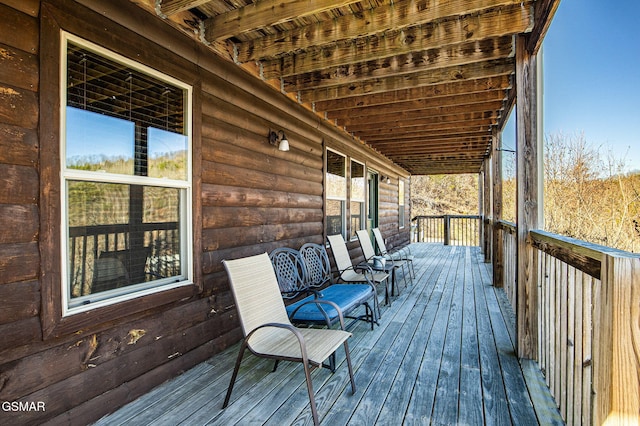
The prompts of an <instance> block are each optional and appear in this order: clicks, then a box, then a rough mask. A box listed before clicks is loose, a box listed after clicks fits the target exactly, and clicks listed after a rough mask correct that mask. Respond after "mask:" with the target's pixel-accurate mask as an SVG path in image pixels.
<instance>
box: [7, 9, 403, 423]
mask: <svg viewBox="0 0 640 426" xmlns="http://www.w3.org/2000/svg"><path fill="white" fill-rule="evenodd" d="M87 3H92V2H87ZM93 3H100V2H93ZM108 3H109V4H110V5H114V4H115V5H116V6H117V9H118V10H119V11H120V13H119V14H117V15H114V14H111V15H110V14H108V13H97V12H96V11H93V10H90V9H89V8H87V7H85V6H83V5H81V4H80V3H79V2H74V1H70V0H60V1H49V2H40V1H38V0H3V1H0V21H1V24H0V180H1V181H2V183H1V185H0V188H1V189H0V216H1V217H2V225H3V230H2V232H0V300H1V301H2V309H0V333H1V334H2V339H1V340H0V400H1V401H23V402H44V403H45V406H46V410H44V411H42V410H36V411H30V412H12V413H8V412H2V413H0V416H1V417H2V420H3V423H4V420H5V418H6V419H9V421H8V422H9V423H14V424H15V423H17V422H20V423H42V422H43V421H45V420H53V421H54V422H57V423H63V422H64V423H88V422H91V421H93V420H96V419H97V418H100V417H101V416H103V415H105V414H107V413H109V412H111V411H113V410H115V409H116V408H118V407H119V406H121V405H123V404H125V403H126V402H128V401H131V400H132V399H135V398H136V397H138V396H140V395H141V394H143V393H145V392H148V391H149V390H150V389H151V388H153V387H154V386H156V385H158V384H160V383H162V382H164V381H166V380H167V379H170V378H171V377H173V376H175V375H177V374H179V373H180V372H181V371H184V370H185V369H188V368H190V367H192V366H194V365H196V364H197V363H199V362H202V361H204V360H206V359H207V358H208V357H210V356H211V355H213V354H214V353H216V352H219V351H221V350H223V349H225V348H226V347H228V346H229V345H231V344H233V343H234V342H236V341H237V340H238V339H239V338H240V337H241V331H240V329H239V327H238V322H237V319H236V313H235V309H234V304H233V299H232V296H231V294H230V291H229V288H228V283H227V280H226V275H225V274H224V272H223V268H222V265H221V260H222V259H230V258H237V257H242V256H247V255H252V254H256V253H260V252H264V251H270V250H272V249H273V248H275V247H277V246H290V247H299V246H300V245H301V244H302V243H304V242H308V241H313V242H322V241H324V238H325V235H324V209H323V206H324V190H323V181H324V160H323V158H324V150H325V149H326V147H330V148H334V149H337V150H340V151H341V152H342V153H344V154H345V155H348V156H349V158H353V159H355V160H358V161H360V162H363V163H365V165H366V167H367V168H371V169H373V170H376V171H378V172H379V173H381V174H384V175H385V176H390V178H391V182H390V183H389V184H387V183H386V182H381V183H380V191H379V200H380V203H379V206H380V209H379V218H380V228H381V230H382V232H383V234H385V236H386V237H387V238H388V241H389V242H390V244H391V245H398V244H402V243H406V242H408V241H409V228H410V226H409V224H410V222H409V211H408V210H407V211H406V212H405V224H406V226H405V227H404V228H402V229H399V228H398V203H397V197H398V195H397V194H398V179H405V180H406V186H405V191H406V193H407V194H408V193H409V180H408V178H407V176H406V173H404V172H403V170H402V169H400V168H398V167H396V166H394V165H393V164H392V163H390V162H389V161H388V160H386V159H385V158H383V157H381V156H379V155H378V154H376V153H375V152H374V151H372V150H370V149H368V148H366V147H365V146H364V145H362V144H360V143H356V142H354V141H353V140H351V138H350V137H349V136H348V135H347V134H346V133H344V132H342V131H340V130H339V129H336V128H335V127H333V126H331V125H330V124H328V123H326V122H325V121H324V120H322V119H320V118H319V117H318V116H316V115H315V114H313V113H311V112H310V111H308V110H306V109H304V108H302V107H301V106H299V105H297V104H296V103H295V102H294V101H292V100H291V99H289V98H287V97H285V96H284V95H282V94H281V93H278V92H277V91H276V90H273V88H271V87H269V86H267V85H266V84H262V83H261V82H260V81H259V80H258V79H256V78H255V77H254V76H251V75H249V74H248V73H246V72H244V71H242V70H240V69H239V68H238V67H236V66H234V65H233V64H229V63H227V62H226V61H224V60H222V59H220V58H217V57H214V56H213V55H212V54H211V52H210V51H209V50H208V49H207V48H206V47H205V46H203V45H201V44H199V43H196V42H194V41H193V40H191V39H190V38H188V37H186V36H184V35H183V34H181V33H179V32H178V31H176V30H174V29H173V28H171V27H170V26H168V25H165V24H164V23H163V22H162V21H161V20H160V19H159V18H156V17H153V16H152V15H149V14H146V13H145V12H144V11H142V10H141V9H139V8H137V7H135V6H133V5H132V4H131V3H129V2H124V1H114V2H108ZM95 7H98V6H95ZM60 29H63V30H66V31H69V32H70V33H73V34H76V35H78V36H80V37H83V38H85V39H87V40H88V41H91V42H94V43H97V44H100V45H103V46H104V47H106V48H108V49H110V50H113V51H115V52H117V53H120V54H122V55H124V56H127V57H130V58H134V59H136V60H138V61H140V62H141V63H143V64H144V65H147V66H151V67H153V68H155V69H157V70H159V71H160V72H163V73H165V74H167V75H170V76H173V77H175V78H177V79H179V80H181V81H184V82H186V83H188V84H190V85H192V86H193V87H194V96H193V99H194V101H193V103H194V105H193V116H192V117H193V174H194V176H193V203H194V207H193V240H194V258H195V260H194V265H195V268H194V269H195V272H194V275H195V279H194V280H195V284H194V285H193V286H189V288H188V289H181V290H179V291H174V292H167V293H168V294H165V295H160V296H154V297H143V298H140V300H136V301H134V303H128V304H127V303H123V304H118V305H117V306H115V307H112V308H110V309H107V310H104V312H102V311H101V313H99V314H97V315H94V314H89V315H74V317H75V316H77V317H78V318H75V319H74V320H73V321H64V320H60V318H57V319H56V318H55V315H56V312H57V311H56V308H55V306H54V305H55V303H56V301H55V296H56V294H58V293H56V292H55V291H53V290H52V289H54V288H55V286H58V287H59V286H60V259H61V257H60V256H61V254H60V250H59V241H56V235H57V236H58V237H57V238H58V239H59V235H60V233H59V232H58V231H59V227H60V226H61V224H60V222H59V218H60V212H59V209H60V206H59V202H57V204H56V200H59V190H60V188H56V186H59V185H60V184H59V178H58V173H59V170H58V169H59V164H60V160H59V146H58V144H59V140H58V136H57V134H58V131H59V129H58V128H57V125H55V123H56V118H57V117H58V114H59V112H56V111H57V109H58V107H59V101H58V103H56V100H55V98H56V97H57V96H58V94H59V80H57V79H58V77H59V76H58V75H57V74H56V72H57V71H56V68H58V67H59V63H58V62H59V61H60V52H59V45H60V43H59V40H56V36H55V34H58V33H59V31H60ZM52 35H53V36H52ZM154 40H155V41H154ZM160 41H162V43H160ZM160 44H162V45H165V46H166V45H170V46H172V50H173V51H172V52H169V51H167V50H165V48H163V47H161V46H160ZM56 46H58V47H57V50H56V48H55V47H56ZM56 80H57V81H58V83H55V81H56ZM49 101H52V103H49ZM58 122H59V121H58ZM52 123H53V124H52ZM269 129H276V130H280V129H282V130H284V131H285V132H286V134H287V137H288V139H289V141H290V143H291V151H289V152H280V151H278V150H277V149H276V148H275V147H273V146H271V145H269V144H268V143H267V133H268V131H269ZM56 167H57V168H58V169H56ZM405 205H407V206H409V205H410V203H409V200H407V202H406V204H405ZM56 232H58V233H56ZM354 244H357V243H356V242H351V243H350V248H351V249H352V252H353V253H354V254H355V255H356V256H357V250H355V248H356V247H357V246H355V245H354ZM58 292H59V288H58ZM58 303H59V301H58ZM52 306H54V307H52Z"/></svg>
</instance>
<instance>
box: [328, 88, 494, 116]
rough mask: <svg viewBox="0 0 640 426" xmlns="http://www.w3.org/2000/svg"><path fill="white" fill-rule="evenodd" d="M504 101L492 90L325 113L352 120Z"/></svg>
mask: <svg viewBox="0 0 640 426" xmlns="http://www.w3.org/2000/svg"><path fill="white" fill-rule="evenodd" d="M503 99H504V92H503V91H501V90H492V91H486V92H480V93H470V94H460V95H454V96H447V97H442V98H430V99H416V100H411V101H405V102H396V103H390V104H386V105H375V106H368V107H361V108H352V109H350V110H346V109H342V110H338V111H330V112H328V113H327V118H329V119H337V118H349V117H350V118H353V117H366V116H370V115H376V114H380V113H381V112H384V113H385V114H390V113H394V112H406V111H416V110H433V109H436V108H447V107H469V108H470V109H472V108H473V107H474V106H478V107H479V108H482V105H484V104H485V103H488V102H500V103H502V101H503Z"/></svg>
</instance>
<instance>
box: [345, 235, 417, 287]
mask: <svg viewBox="0 0 640 426" xmlns="http://www.w3.org/2000/svg"><path fill="white" fill-rule="evenodd" d="M356 235H357V237H358V241H359V242H360V248H361V249H362V254H364V257H365V259H366V260H367V263H368V264H369V265H370V266H371V268H373V270H374V271H375V270H384V271H385V272H387V273H390V274H391V295H392V296H393V295H394V292H395V291H397V292H398V293H399V292H400V291H399V290H398V289H397V288H396V283H397V281H398V280H397V271H398V269H400V268H402V280H403V282H404V286H405V287H406V286H407V273H406V271H405V268H408V266H407V262H405V261H403V260H394V259H389V258H385V257H384V256H377V255H376V249H375V248H374V247H373V243H372V242H371V237H369V232H368V231H367V230H366V229H361V230H358V231H356ZM381 258H384V261H382V262H380V261H378V259H381ZM380 263H382V266H380V265H379V264H380Z"/></svg>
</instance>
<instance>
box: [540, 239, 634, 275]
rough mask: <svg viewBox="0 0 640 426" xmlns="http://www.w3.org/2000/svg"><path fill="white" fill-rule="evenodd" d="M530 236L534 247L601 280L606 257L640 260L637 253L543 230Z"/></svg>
mask: <svg viewBox="0 0 640 426" xmlns="http://www.w3.org/2000/svg"><path fill="white" fill-rule="evenodd" d="M530 236H531V242H532V244H533V246H534V247H536V248H537V249H539V250H542V251H544V252H545V253H548V254H550V255H552V256H554V257H556V258H558V259H560V260H562V261H563V262H565V263H567V264H569V265H571V266H573V267H575V268H577V269H579V270H581V271H583V272H585V273H587V274H589V275H591V276H592V277H594V278H597V279H601V271H602V261H603V259H604V256H611V257H618V258H640V254H637V253H629V252H626V251H623V250H618V249H615V248H611V247H606V246H602V245H599V244H594V243H589V242H586V241H582V240H578V239H575V238H571V237H565V236H563V235H557V234H553V233H551V232H546V231H542V230H532V231H531V232H530Z"/></svg>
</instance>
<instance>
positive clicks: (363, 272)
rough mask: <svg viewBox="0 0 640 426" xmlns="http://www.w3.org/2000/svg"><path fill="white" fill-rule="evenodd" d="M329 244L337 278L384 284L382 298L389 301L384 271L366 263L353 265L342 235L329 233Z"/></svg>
mask: <svg viewBox="0 0 640 426" xmlns="http://www.w3.org/2000/svg"><path fill="white" fill-rule="evenodd" d="M327 240H329V245H330V246H331V253H332V254H333V259H334V261H335V263H336V267H337V268H338V274H339V275H338V279H339V280H340V281H342V282H366V281H373V282H374V283H375V284H383V285H384V300H385V303H387V304H388V303H389V274H388V273H386V272H384V271H374V270H373V268H371V266H369V265H368V264H366V263H363V264H359V265H353V263H352V262H351V256H349V250H348V249H347V244H346V243H345V242H344V238H342V235H340V234H337V235H329V236H328V237H327Z"/></svg>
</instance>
